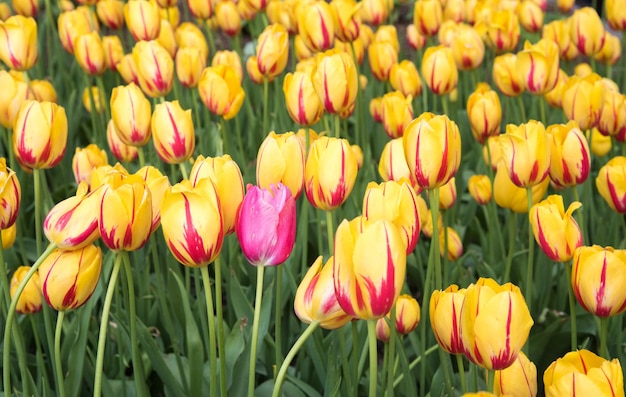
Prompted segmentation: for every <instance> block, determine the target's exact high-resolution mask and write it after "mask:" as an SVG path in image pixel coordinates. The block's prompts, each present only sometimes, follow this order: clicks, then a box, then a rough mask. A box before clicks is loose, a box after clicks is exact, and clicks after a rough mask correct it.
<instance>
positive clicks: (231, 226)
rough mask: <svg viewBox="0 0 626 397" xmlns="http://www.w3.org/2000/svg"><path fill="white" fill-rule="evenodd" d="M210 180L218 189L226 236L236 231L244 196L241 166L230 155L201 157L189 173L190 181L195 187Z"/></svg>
mask: <svg viewBox="0 0 626 397" xmlns="http://www.w3.org/2000/svg"><path fill="white" fill-rule="evenodd" d="M205 178H209V179H211V181H212V182H213V184H214V185H215V187H216V188H217V194H218V196H219V198H220V207H221V210H222V219H223V222H224V235H228V234H230V233H232V232H234V231H235V218H236V217H237V211H238V209H239V205H240V204H241V202H242V200H243V196H244V190H243V177H242V176H241V171H240V170H239V166H237V163H235V162H234V161H233V160H232V159H231V158H230V156H229V155H227V154H226V155H224V156H222V157H215V158H211V157H207V158H204V156H202V155H200V156H198V157H197V158H196V162H195V163H194V165H193V167H192V168H191V172H190V173H189V180H190V181H191V182H192V184H193V185H194V186H195V185H197V184H198V183H200V181H201V180H202V179H205Z"/></svg>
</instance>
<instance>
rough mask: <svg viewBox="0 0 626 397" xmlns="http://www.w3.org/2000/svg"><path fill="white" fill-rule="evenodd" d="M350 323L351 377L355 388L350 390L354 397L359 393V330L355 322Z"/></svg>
mask: <svg viewBox="0 0 626 397" xmlns="http://www.w3.org/2000/svg"><path fill="white" fill-rule="evenodd" d="M351 323H352V324H350V328H351V329H352V377H353V379H354V381H355V386H354V387H353V389H352V395H353V396H354V397H356V396H357V395H358V393H359V387H358V384H359V380H358V374H359V351H358V350H357V346H359V329H358V325H357V322H356V320H352V321H351ZM350 383H352V382H350Z"/></svg>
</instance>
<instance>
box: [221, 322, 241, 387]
mask: <svg viewBox="0 0 626 397" xmlns="http://www.w3.org/2000/svg"><path fill="white" fill-rule="evenodd" d="M245 344H246V342H245V340H244V336H243V329H242V326H241V321H239V322H237V324H235V326H234V327H233V329H232V331H231V332H230V334H229V335H228V337H227V338H226V343H225V346H224V349H225V350H226V351H225V353H224V356H225V358H226V384H227V387H229V388H230V386H231V384H232V381H233V373H234V371H233V369H234V367H235V364H236V363H237V360H241V359H242V353H243V351H244V348H245ZM220 359H221V357H220Z"/></svg>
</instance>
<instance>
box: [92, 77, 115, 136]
mask: <svg viewBox="0 0 626 397" xmlns="http://www.w3.org/2000/svg"><path fill="white" fill-rule="evenodd" d="M96 86H97V87H98V100H100V98H102V102H101V103H100V104H99V105H102V106H103V107H104V109H102V110H103V111H104V114H105V116H106V119H105V121H104V125H105V126H106V123H107V120H110V119H111V112H110V110H109V106H108V105H109V99H108V98H107V91H106V90H105V88H104V80H103V78H102V75H98V76H96ZM88 89H89V87H88ZM101 95H102V97H100V96H101ZM91 96H92V97H93V94H92V95H91ZM92 109H97V107H93V108H92Z"/></svg>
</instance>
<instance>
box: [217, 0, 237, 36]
mask: <svg viewBox="0 0 626 397" xmlns="http://www.w3.org/2000/svg"><path fill="white" fill-rule="evenodd" d="M215 20H216V22H217V26H218V27H219V28H220V30H222V31H223V32H224V33H226V34H227V35H229V36H231V37H233V36H236V35H237V34H239V32H240V31H241V17H240V16H239V11H237V5H235V3H233V2H231V1H220V2H218V3H217V5H216V6H215Z"/></svg>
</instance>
